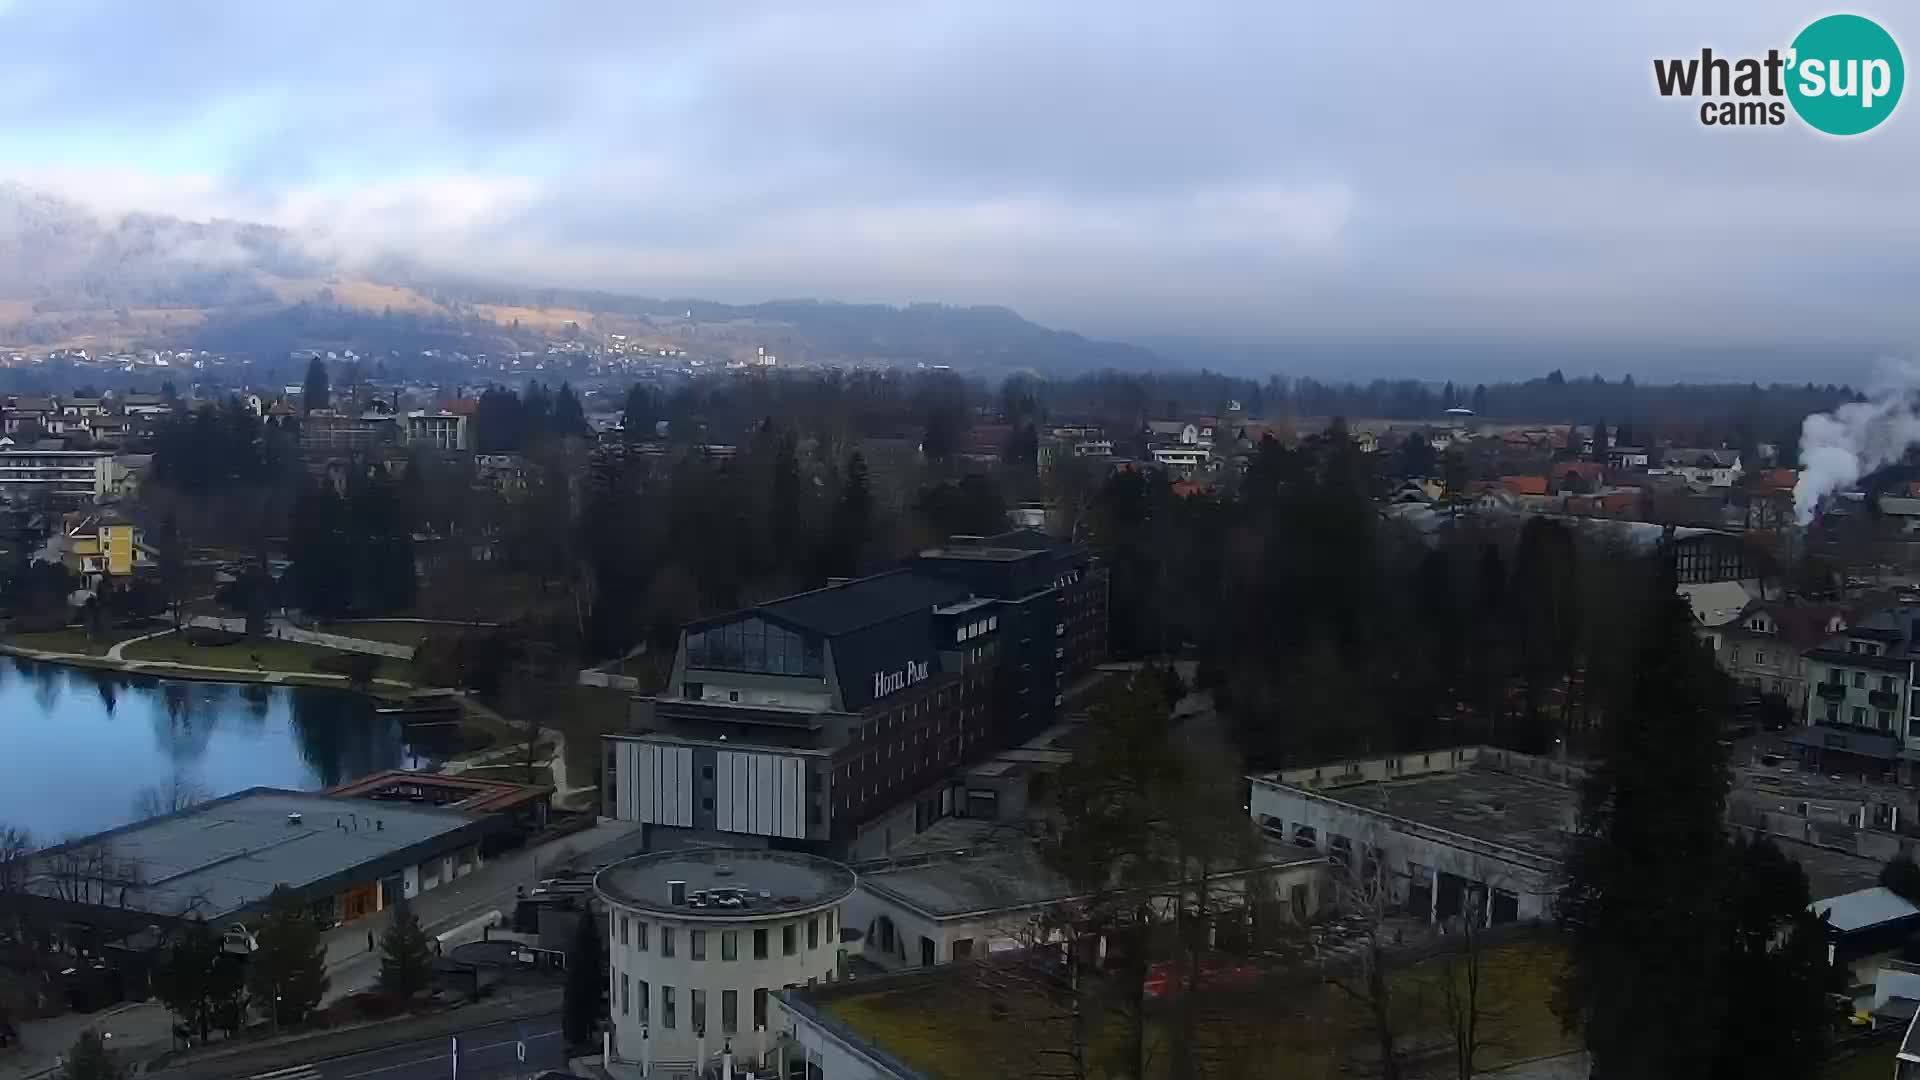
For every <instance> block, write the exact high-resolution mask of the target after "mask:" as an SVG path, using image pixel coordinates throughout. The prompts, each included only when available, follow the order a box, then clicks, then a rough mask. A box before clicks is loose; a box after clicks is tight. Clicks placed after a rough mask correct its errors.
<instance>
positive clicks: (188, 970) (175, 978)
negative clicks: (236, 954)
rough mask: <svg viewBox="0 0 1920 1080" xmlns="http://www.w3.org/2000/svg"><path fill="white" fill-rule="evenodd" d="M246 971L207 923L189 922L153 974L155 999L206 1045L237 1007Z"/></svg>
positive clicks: (169, 947) (197, 920) (198, 920)
mask: <svg viewBox="0 0 1920 1080" xmlns="http://www.w3.org/2000/svg"><path fill="white" fill-rule="evenodd" d="M242 974H243V971H242V968H241V966H240V965H239V964H238V963H236V962H234V961H233V960H232V959H231V958H229V957H228V956H227V955H226V952H225V950H223V949H222V948H221V946H220V937H219V935H217V934H215V933H214V932H213V928H212V927H209V926H208V925H207V924H206V922H205V921H204V920H201V919H195V920H194V921H193V922H191V923H188V924H187V927H186V929H185V930H183V931H182V932H181V934H180V936H179V937H178V938H175V939H174V941H173V943H172V944H171V945H169V946H168V947H167V951H166V954H165V956H164V958H163V959H162V960H161V962H160V964H159V965H158V966H157V967H156V968H155V970H154V973H153V989H154V994H155V996H157V997H159V999H160V1000H161V1002H162V1003H163V1004H165V1005H166V1006H167V1008H168V1009H169V1010H171V1011H172V1012H173V1014H174V1015H175V1016H177V1017H179V1018H180V1022H181V1023H182V1024H183V1025H185V1026H186V1028H187V1029H188V1030H190V1031H192V1032H193V1033H194V1034H195V1035H197V1036H198V1037H199V1039H200V1041H202V1042H205V1041H206V1040H207V1039H208V1038H210V1037H211V1034H212V1031H213V1029H214V1028H215V1027H220V1026H224V1025H222V1024H221V1020H222V1018H223V1017H224V1016H226V1015H227V1014H228V1013H229V1012H231V1011H234V1010H235V1009H236V1008H237V1005H238V1003H239V1000H240V998H241V995H242V990H243V987H242V981H243V979H242Z"/></svg>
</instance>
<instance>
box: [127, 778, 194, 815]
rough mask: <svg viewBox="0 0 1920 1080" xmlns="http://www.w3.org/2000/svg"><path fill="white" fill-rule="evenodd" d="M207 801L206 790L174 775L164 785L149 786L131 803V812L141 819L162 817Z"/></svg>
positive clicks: (188, 779)
mask: <svg viewBox="0 0 1920 1080" xmlns="http://www.w3.org/2000/svg"><path fill="white" fill-rule="evenodd" d="M206 801H207V790H206V789H205V788H203V787H201V786H200V785H199V784H197V783H195V782H194V781H193V780H192V779H191V778H189V777H186V776H182V775H180V774H179V773H175V774H174V775H173V776H172V777H171V778H169V779H168V780H167V782H166V783H164V784H149V785H147V786H146V787H144V788H142V789H140V795H139V797H138V798H136V799H135V800H134V801H133V812H134V813H136V814H138V815H140V816H141V817H143V818H155V817H162V816H164V815H166V814H172V813H177V812H179V811H181V810H185V809H188V808H189V807H193V806H198V805H200V804H201V803H203V802H206Z"/></svg>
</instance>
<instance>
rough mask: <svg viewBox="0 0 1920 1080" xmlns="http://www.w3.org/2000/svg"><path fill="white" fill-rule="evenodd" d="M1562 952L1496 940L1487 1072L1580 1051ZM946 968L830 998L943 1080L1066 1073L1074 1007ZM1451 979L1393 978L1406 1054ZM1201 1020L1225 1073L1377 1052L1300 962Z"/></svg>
mask: <svg viewBox="0 0 1920 1080" xmlns="http://www.w3.org/2000/svg"><path fill="white" fill-rule="evenodd" d="M1561 956H1562V954H1561V952H1560V950H1559V949H1558V948H1557V947H1556V946H1554V945H1553V944H1552V943H1551V942H1548V941H1544V940H1541V939H1525V940H1518V941H1510V942H1507V943H1504V944H1501V945H1498V946H1492V947H1489V948H1488V950H1487V953H1486V957H1485V968H1484V972H1485V973H1484V982H1483V989H1482V991H1481V993H1482V995H1483V996H1482V1001H1483V1008H1482V1020H1481V1025H1482V1030H1483V1031H1484V1032H1485V1034H1486V1038H1485V1041H1484V1044H1483V1049H1482V1051H1481V1053H1480V1055H1479V1058H1478V1061H1477V1062H1476V1064H1477V1066H1478V1067H1479V1068H1481V1069H1492V1068H1497V1067H1499V1066H1500V1065H1502V1064H1507V1063H1512V1062H1517V1061H1522V1060H1527V1059H1531V1058H1536V1057H1543V1056H1548V1055H1552V1054H1559V1053H1565V1052H1568V1051H1571V1050H1575V1049H1578V1041H1577V1039H1575V1038H1573V1037H1570V1036H1568V1035H1567V1034H1566V1033H1564V1032H1563V1031H1562V1030H1561V1028H1560V1021H1559V1019H1558V1018H1557V1017H1556V1016H1554V1015H1553V1012H1552V1009H1551V1008H1550V1006H1549V1004H1548V1002H1549V1000H1550V999H1551V990H1552V983H1553V977H1554V974H1555V973H1556V972H1558V971H1559V969H1560V964H1561ZM944 976H945V977H941V978H935V979H929V980H916V981H915V982H913V983H912V984H910V985H902V986H899V987H897V988H895V987H886V988H881V989H876V990H872V991H867V992H864V993H862V992H859V991H857V990H855V991H851V992H841V991H838V990H836V991H834V992H832V993H830V994H829V995H828V996H826V997H825V998H824V999H823V1000H822V1001H821V1002H820V1004H821V1005H822V1006H823V1007H824V1008H825V1009H826V1010H827V1011H828V1012H829V1013H831V1014H832V1015H833V1016H834V1017H835V1018H837V1019H838V1020H839V1021H840V1022H841V1023H844V1024H846V1025H847V1026H848V1027H849V1028H851V1029H852V1030H853V1031H854V1032H855V1033H856V1034H858V1035H860V1036H861V1037H862V1038H864V1039H866V1040H867V1041H869V1042H872V1043H873V1044H875V1045H876V1046H878V1047H880V1048H881V1049H882V1050H885V1051H887V1052H888V1053H890V1054H892V1055H893V1056H895V1057H897V1058H899V1059H901V1060H902V1061H904V1062H906V1063H907V1064H908V1065H911V1066H913V1067H914V1068H915V1069H918V1070H920V1071H921V1072H923V1073H925V1074H926V1075H927V1076H929V1077H935V1078H938V1080H976V1078H978V1080H990V1078H998V1077H1005V1076H1027V1075H1036V1074H1044V1073H1051V1072H1057V1071H1059V1068H1060V1066H1061V1063H1062V1062H1061V1058H1060V1057H1058V1056H1057V1055H1056V1054H1053V1053H1050V1052H1049V1050H1050V1049H1051V1048H1058V1047H1061V1046H1063V1045H1065V1042H1064V1035H1065V1026H1066V1022H1065V1020H1064V1014H1063V1010H1061V1009H1060V1008H1058V1007H1057V1006H1055V1005H1054V1004H1051V1003H1049V1002H1047V1001H1046V1000H1044V999H1043V998H1042V997H1041V995H1039V994H1038V993H1035V992H1033V991H1032V990H1030V989H1025V988H1019V987H1009V986H1007V985H1005V984H1004V983H1002V984H999V985H995V984H993V983H991V982H987V981H983V978H984V979H991V978H992V976H984V977H982V976H976V975H974V974H972V973H969V972H963V971H960V970H956V969H948V970H947V971H946V972H945V973H944ZM1444 977H1445V975H1444V968H1443V967H1442V966H1441V965H1440V964H1439V963H1438V962H1436V961H1428V962H1426V963H1424V964H1420V965H1417V966H1416V967H1413V968H1410V969H1406V970H1403V971H1401V972H1399V973H1398V974H1397V975H1396V976H1395V979H1394V982H1395V988H1396V992H1397V994H1398V1002H1397V1005H1396V1008H1398V1009H1399V1010H1401V1011H1402V1014H1403V1019H1402V1021H1401V1023H1400V1024H1399V1027H1400V1028H1401V1035H1400V1044H1401V1047H1402V1049H1403V1051H1408V1052H1416V1053H1417V1052H1419V1051H1421V1050H1427V1051H1432V1052H1441V1053H1445V1052H1450V1046H1451V1044H1450V1043H1449V1042H1447V1041H1446V1040H1447V1036H1446V1034H1445V1032H1444V1030H1443V1029H1442V1027H1441V1021H1440V1011H1439V1010H1440V1008H1441V1001H1440V998H1439V986H1440V980H1441V979H1443V978H1444ZM1093 1017H1094V1018H1093V1020H1092V1025H1091V1028H1092V1029H1091V1031H1090V1034H1089V1058H1090V1060H1091V1062H1092V1068H1090V1070H1089V1074H1088V1075H1089V1076H1091V1077H1095V1078H1105V1077H1110V1076H1117V1075H1120V1073H1119V1071H1118V1070H1116V1069H1113V1068H1109V1067H1107V1066H1106V1065H1103V1064H1102V1063H1103V1062H1108V1063H1110V1062H1111V1061H1112V1060H1113V1053H1114V1050H1115V1048H1116V1046H1117V1044H1118V1040H1119V1039H1120V1038H1121V1037H1122V1035H1123V1028H1122V1025H1121V1024H1119V1023H1118V1021H1117V1020H1114V1019H1112V1018H1111V1016H1110V1015H1107V1014H1100V1013H1095V1014H1093ZM1199 1023H1200V1038H1199V1041H1200V1053H1201V1055H1202V1057H1203V1059H1204V1060H1205V1061H1206V1062H1207V1063H1208V1064H1209V1065H1210V1068H1209V1072H1210V1073H1213V1074H1217V1075H1230V1076H1273V1077H1284V1078H1291V1080H1335V1078H1341V1077H1346V1076H1349V1075H1350V1069H1351V1067H1352V1065H1353V1058H1354V1057H1355V1052H1356V1051H1358V1056H1359V1057H1360V1058H1361V1060H1362V1061H1364V1060H1366V1059H1367V1058H1369V1057H1370V1055H1369V1054H1368V1050H1369V1049H1370V1047H1371V1045H1372V1034H1371V1026H1370V1021H1369V1016H1368V1014H1367V1012H1366V1010H1365V1008H1364V1006H1362V1005H1361V1004H1360V1003H1359V1002H1358V1001H1356V1000H1354V999H1353V998H1351V997H1349V996H1348V995H1347V994H1346V993H1344V992H1343V991H1341V990H1340V989H1338V988H1336V987H1333V986H1329V985H1327V984H1326V983H1325V982H1324V981H1322V980H1320V979H1319V978H1318V977H1317V976H1316V975H1314V973H1313V972H1311V971H1309V970H1302V969H1294V970H1292V971H1285V972H1280V973H1278V974H1277V975H1276V976H1275V978H1273V979H1272V980H1269V982H1268V983H1267V984H1266V985H1263V986H1261V987H1258V988H1254V989H1250V990H1247V991H1243V992H1218V993H1215V994H1210V995H1209V997H1208V1000H1207V1001H1206V1002H1204V1003H1203V1005H1202V1006H1201V1019H1200V1022H1199ZM1148 1037H1149V1039H1150V1041H1151V1042H1152V1043H1153V1045H1154V1048H1155V1052H1154V1053H1153V1055H1152V1056H1153V1058H1154V1059H1155V1060H1158V1061H1160V1062H1162V1063H1164V1062H1165V1061H1166V1054H1165V1052H1164V1047H1165V1042H1166V1040H1165V1035H1164V1032H1163V1031H1162V1030H1159V1025H1157V1024H1156V1025H1155V1028H1154V1030H1150V1031H1149V1035H1148ZM1150 1080H1157V1075H1156V1076H1155V1077H1153V1078H1150ZM1847 1080H1851V1078H1850V1077H1849V1078H1847Z"/></svg>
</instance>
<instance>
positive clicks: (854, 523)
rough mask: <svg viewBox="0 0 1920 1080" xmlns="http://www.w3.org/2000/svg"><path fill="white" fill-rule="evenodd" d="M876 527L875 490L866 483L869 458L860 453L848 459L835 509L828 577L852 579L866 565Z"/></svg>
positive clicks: (829, 534)
mask: <svg viewBox="0 0 1920 1080" xmlns="http://www.w3.org/2000/svg"><path fill="white" fill-rule="evenodd" d="M872 527H873V490H872V488H871V487H870V486H869V484H868V480H867V459H866V458H865V457H863V456H861V454H860V452H859V451H858V450H856V451H854V454H853V457H851V458H849V459H848V460H847V475H846V479H845V480H844V481H843V482H842V483H841V486H840V500H839V501H838V502H837V503H835V504H834V507H833V524H832V527H831V528H829V529H828V530H827V544H826V550H825V552H824V553H823V558H822V562H823V563H824V565H825V567H826V573H827V576H829V577H852V576H854V575H855V574H858V573H859V572H860V569H861V567H862V566H863V565H864V564H865V561H866V559H865V548H866V544H867V541H868V538H869V535H870V530H871V529H872Z"/></svg>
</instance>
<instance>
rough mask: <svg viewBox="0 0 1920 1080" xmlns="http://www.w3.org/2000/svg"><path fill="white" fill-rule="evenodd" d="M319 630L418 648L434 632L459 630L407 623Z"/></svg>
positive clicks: (328, 626) (342, 624) (333, 625)
mask: <svg viewBox="0 0 1920 1080" xmlns="http://www.w3.org/2000/svg"><path fill="white" fill-rule="evenodd" d="M319 629H320V632H321V633H323V634H338V635H339V636H341V637H355V638H365V639H366V640H368V641H385V642H388V643H389V644H393V645H411V646H413V647H414V648H419V647H420V643H421V642H422V641H424V640H426V638H427V636H428V635H429V634H432V633H433V632H434V631H435V630H459V629H460V627H457V626H434V625H432V624H429V623H407V622H338V623H326V624H324V625H322V626H321V627H320V628H319Z"/></svg>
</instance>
